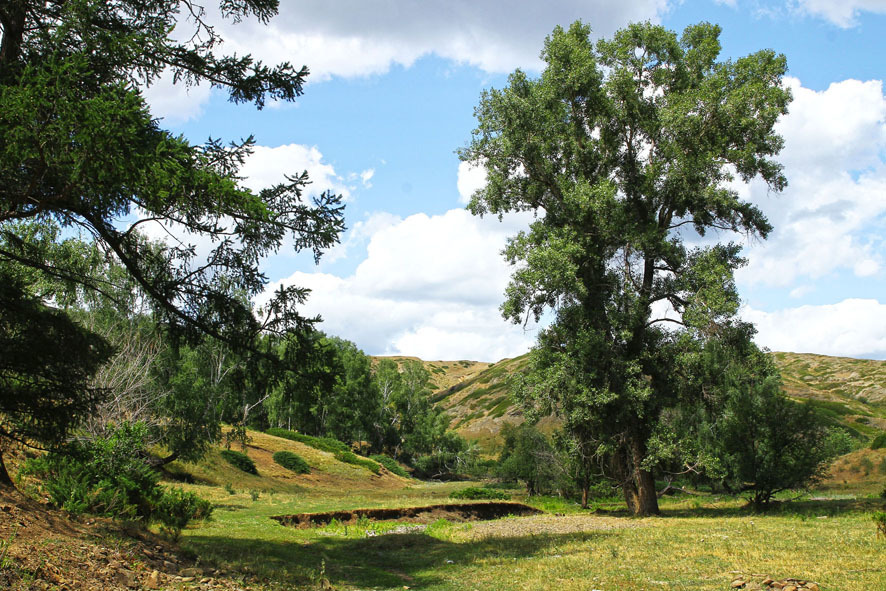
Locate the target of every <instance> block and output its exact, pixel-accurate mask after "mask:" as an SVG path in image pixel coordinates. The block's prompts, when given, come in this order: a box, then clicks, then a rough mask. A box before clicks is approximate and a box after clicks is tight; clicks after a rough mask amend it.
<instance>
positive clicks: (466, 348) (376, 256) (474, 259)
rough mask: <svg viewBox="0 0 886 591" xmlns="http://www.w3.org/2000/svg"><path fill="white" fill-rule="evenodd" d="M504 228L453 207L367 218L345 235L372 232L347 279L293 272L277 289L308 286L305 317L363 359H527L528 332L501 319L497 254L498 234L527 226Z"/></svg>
mask: <svg viewBox="0 0 886 591" xmlns="http://www.w3.org/2000/svg"><path fill="white" fill-rule="evenodd" d="M527 219H528V218H527V217H526V216H525V215H520V216H509V217H507V218H506V219H505V222H504V223H499V222H498V220H497V219H489V218H487V219H480V218H476V217H473V216H471V215H470V214H468V213H467V212H465V211H464V210H460V209H456V210H451V211H448V212H446V213H445V214H443V215H439V216H430V217H429V216H427V215H424V214H417V215H413V216H410V217H408V218H406V219H399V218H392V217H390V216H389V215H387V214H376V215H374V216H371V217H370V218H369V219H368V220H367V221H366V222H365V225H359V224H358V225H355V228H354V230H353V232H356V233H357V234H358V235H364V236H365V235H366V234H368V233H370V232H371V238H370V239H369V244H368V246H367V253H368V256H367V258H366V260H364V261H363V262H362V263H361V264H360V266H359V267H358V268H357V270H356V271H355V272H354V274H353V275H351V276H350V277H337V276H334V275H331V274H328V273H303V272H297V273H295V274H293V275H292V276H290V277H288V278H286V279H283V280H281V281H279V282H276V283H273V284H271V285H269V286H268V290H267V291H266V293H272V292H273V290H274V289H276V288H277V287H278V286H279V285H280V284H295V285H303V286H305V287H309V288H311V289H312V290H313V292H312V294H311V297H310V299H309V300H308V304H307V306H306V307H305V310H304V312H305V313H306V314H308V315H314V314H320V315H322V316H323V318H324V322H323V324H322V326H321V328H322V329H323V330H325V331H327V332H329V333H331V334H335V335H339V336H342V337H344V338H347V339H350V340H353V341H354V342H356V343H357V345H358V346H360V347H361V348H362V349H364V350H365V351H366V352H367V353H371V354H405V355H418V356H420V357H422V358H424V359H465V358H470V359H478V360H483V361H496V360H498V359H500V358H503V357H513V356H515V355H519V354H522V353H525V352H526V351H527V350H528V349H529V347H530V346H531V345H532V343H533V342H534V339H535V335H536V333H535V331H534V330H528V331H524V329H523V328H522V327H520V326H514V325H511V324H509V323H508V322H506V321H505V320H503V319H502V318H501V314H500V312H499V310H498V307H499V305H500V303H501V300H502V297H503V292H504V289H505V286H506V285H507V282H508V279H509V276H510V270H509V268H508V265H507V264H506V263H505V262H504V260H503V259H502V258H501V255H500V254H499V253H500V251H501V249H502V248H503V247H504V244H505V238H506V236H508V235H511V234H513V233H514V232H515V230H516V228H518V227H523V226H524V225H525V224H526V223H527Z"/></svg>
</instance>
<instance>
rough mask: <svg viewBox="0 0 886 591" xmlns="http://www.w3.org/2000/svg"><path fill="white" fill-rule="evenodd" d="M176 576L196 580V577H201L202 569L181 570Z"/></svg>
mask: <svg viewBox="0 0 886 591" xmlns="http://www.w3.org/2000/svg"><path fill="white" fill-rule="evenodd" d="M178 574H180V575H181V576H183V577H193V578H195V579H196V578H197V577H202V576H203V569H200V568H197V567H192V568H183V569H181V572H179V573H178Z"/></svg>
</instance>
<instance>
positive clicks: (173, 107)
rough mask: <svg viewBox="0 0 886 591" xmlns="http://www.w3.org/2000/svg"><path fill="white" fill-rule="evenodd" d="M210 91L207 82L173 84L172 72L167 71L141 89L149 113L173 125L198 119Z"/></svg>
mask: <svg viewBox="0 0 886 591" xmlns="http://www.w3.org/2000/svg"><path fill="white" fill-rule="evenodd" d="M210 92H211V89H210V87H209V85H208V84H202V85H200V86H186V85H185V84H183V83H179V84H173V83H172V74H170V73H168V72H167V73H165V74H163V75H162V76H161V77H160V78H159V79H157V80H156V81H155V82H154V84H152V85H151V86H149V87H147V88H144V89H143V90H142V94H143V96H144V97H145V100H146V101H147V103H148V105H149V106H150V109H151V115H152V116H154V117H158V118H161V119H163V120H164V122H165V123H167V124H173V125H174V124H180V123H187V122H188V121H191V120H192V119H198V118H199V117H200V115H202V114H203V107H204V106H206V103H207V102H208V101H209V95H210Z"/></svg>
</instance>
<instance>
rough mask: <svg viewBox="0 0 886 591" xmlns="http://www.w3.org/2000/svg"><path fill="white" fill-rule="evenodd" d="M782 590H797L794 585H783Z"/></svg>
mask: <svg viewBox="0 0 886 591" xmlns="http://www.w3.org/2000/svg"><path fill="white" fill-rule="evenodd" d="M782 589H783V591H797V586H796V585H785V586H784V587H782Z"/></svg>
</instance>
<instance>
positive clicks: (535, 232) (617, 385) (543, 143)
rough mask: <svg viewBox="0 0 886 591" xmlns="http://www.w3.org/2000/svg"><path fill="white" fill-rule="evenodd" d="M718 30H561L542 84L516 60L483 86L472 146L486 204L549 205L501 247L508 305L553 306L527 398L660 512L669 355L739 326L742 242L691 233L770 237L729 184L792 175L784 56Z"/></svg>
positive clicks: (513, 207) (550, 43)
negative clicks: (784, 132)
mask: <svg viewBox="0 0 886 591" xmlns="http://www.w3.org/2000/svg"><path fill="white" fill-rule="evenodd" d="M719 34H720V29H719V27H717V26H715V25H711V24H707V23H701V24H697V25H693V26H690V27H687V28H686V30H685V31H684V32H683V34H682V36H679V37H678V35H677V34H675V33H674V32H672V31H668V30H666V29H664V28H662V27H659V26H655V25H651V24H648V23H645V24H635V25H631V26H629V27H627V28H626V29H623V30H621V31H618V32H617V33H615V35H614V36H613V37H612V39H605V40H600V41H598V42H596V43H594V42H592V40H591V31H590V28H589V27H588V26H587V25H585V24H582V23H580V22H577V23H574V24H573V25H572V26H570V27H569V29H568V30H564V29H562V28H559V27H558V28H556V29H555V30H554V32H553V34H552V35H551V36H549V37H548V38H547V40H546V42H545V45H544V49H543V51H542V55H541V57H542V59H543V60H544V61H545V63H546V66H545V69H544V71H543V72H542V74H541V76H540V77H539V78H536V79H533V78H530V77H529V76H527V75H526V74H525V73H524V72H522V71H520V70H518V71H516V72H514V73H513V74H512V75H511V76H510V78H509V84H508V86H507V87H506V88H504V89H502V90H496V89H493V90H489V91H486V92H484V93H483V94H482V96H481V99H480V104H479V106H478V107H477V108H476V111H475V114H476V117H477V120H478V126H477V128H476V130H475V131H474V133H473V136H472V139H471V141H470V143H469V144H468V145H467V146H466V147H465V148H464V149H462V150H461V151H460V157H461V159H462V160H465V161H469V162H473V163H475V164H479V165H482V166H483V167H484V168H485V169H486V173H487V179H488V182H487V184H486V186H485V187H484V188H482V189H480V190H479V191H477V192H476V193H475V194H474V196H473V198H472V200H471V202H470V204H469V208H470V210H471V211H472V212H473V213H474V214H478V215H484V214H496V215H502V214H504V213H506V212H511V211H534V212H535V213H536V220H535V221H534V222H533V223H532V224H531V225H530V227H529V229H528V231H524V232H520V233H519V234H517V235H516V236H514V237H512V238H511V239H510V240H509V242H508V245H507V247H506V249H505V251H504V255H505V257H506V258H507V260H508V261H509V262H510V263H511V264H512V265H514V268H515V270H514V272H513V275H512V278H511V282H510V284H509V286H508V288H507V291H506V294H505V301H504V303H503V305H502V312H503V314H504V316H505V317H506V318H509V319H511V320H513V321H514V322H518V323H519V322H524V321H525V320H526V319H527V317H529V316H534V317H535V318H536V319H538V318H540V317H541V316H542V314H544V313H545V311H546V310H552V311H553V321H552V323H551V324H550V326H549V327H548V328H546V329H545V330H543V331H541V333H540V335H539V338H538V343H537V345H536V347H535V348H534V350H533V354H532V361H531V371H530V372H529V373H528V375H527V376H526V377H525V379H524V380H523V382H522V384H521V385H520V386H519V387H518V394H519V395H520V396H521V397H522V399H523V401H524V402H525V403H526V404H527V405H528V406H530V407H535V408H537V409H540V410H544V411H550V410H553V411H556V412H558V414H559V415H560V416H561V417H562V418H563V420H564V424H565V427H566V429H567V430H568V431H569V432H570V435H571V436H572V438H573V439H574V440H575V442H576V446H577V448H578V449H580V450H582V454H583V455H584V456H585V457H586V458H587V459H588V461H591V460H597V461H600V462H601V463H603V462H602V459H603V458H605V469H606V472H607V473H608V474H609V475H610V476H612V477H614V478H616V479H617V480H618V481H619V482H620V483H621V485H622V488H623V490H624V494H625V499H626V501H627V503H628V506H629V508H630V509H631V510H632V511H634V512H636V513H643V514H647V513H656V512H657V511H658V505H657V501H656V496H655V489H654V480H653V475H652V471H651V468H652V466H651V465H650V462H651V461H652V460H651V458H650V455H649V453H648V443H649V439H650V437H651V436H652V434H653V433H654V432H655V430H656V428H657V426H658V423H659V418H660V416H661V413H662V410H663V409H664V408H667V407H668V406H669V405H672V404H674V403H675V402H676V400H677V399H678V395H679V393H680V389H679V388H678V387H677V384H676V381H677V380H678V379H679V377H680V376H678V375H677V374H676V372H674V371H673V368H674V367H675V364H674V363H673V361H674V359H676V357H677V355H678V354H679V351H680V349H681V347H685V346H688V343H689V342H695V343H699V342H704V341H705V340H707V339H714V338H716V337H717V334H718V332H719V331H720V329H721V328H722V327H725V326H729V325H732V324H734V323H735V322H736V320H735V319H734V315H735V313H736V312H737V309H738V303H739V302H738V295H737V291H736V288H735V284H734V281H733V271H734V269H735V268H736V267H738V266H739V265H741V264H742V262H743V261H742V259H741V258H740V256H739V254H740V248H739V246H737V245H735V244H714V245H713V246H698V247H689V246H687V244H686V242H687V239H690V238H692V237H693V236H698V235H701V236H704V235H705V234H706V233H707V232H708V231H709V230H712V229H713V230H723V231H728V232H737V233H742V234H747V235H753V236H758V237H765V236H766V235H767V234H768V233H769V231H770V229H771V228H770V225H769V223H768V221H767V220H766V218H765V216H764V215H763V213H762V212H761V211H760V210H759V209H758V208H757V207H756V206H755V205H754V204H752V203H749V202H747V201H744V200H742V199H741V197H740V195H739V193H738V192H737V191H736V190H735V189H734V188H732V186H731V185H730V182H731V181H733V180H734V179H735V178H736V177H737V178H740V179H742V180H744V181H749V180H750V179H752V178H761V179H762V180H763V181H764V182H765V183H767V184H768V185H769V187H770V188H771V189H772V190H774V191H779V190H781V189H783V188H784V187H785V185H786V179H785V177H784V175H783V174H782V172H781V166H780V165H779V164H778V163H777V162H776V161H775V160H774V156H775V155H777V153H778V152H779V150H780V149H781V147H782V143H783V142H782V139H781V138H780V137H779V136H778V134H776V133H775V132H774V130H773V126H774V124H775V122H776V120H777V119H778V117H779V116H780V115H782V114H784V113H786V111H787V105H788V103H789V101H790V98H791V97H790V93H789V91H788V90H787V89H786V88H785V87H784V86H783V85H782V84H781V79H782V77H783V75H784V74H785V71H786V64H785V59H784V57H783V56H780V55H776V54H775V53H774V52H773V51H770V50H763V51H759V52H757V53H754V54H752V55H749V56H747V57H743V58H740V59H738V60H734V61H733V60H726V61H718V58H719V53H720V42H719V39H718V37H719ZM693 232H694V234H693ZM699 242H701V241H699ZM709 242H710V241H709V240H708V243H709Z"/></svg>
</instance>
